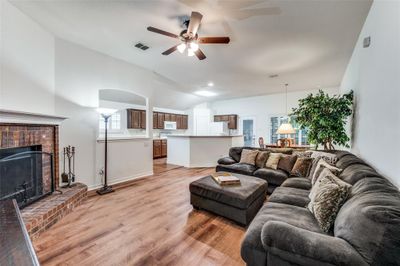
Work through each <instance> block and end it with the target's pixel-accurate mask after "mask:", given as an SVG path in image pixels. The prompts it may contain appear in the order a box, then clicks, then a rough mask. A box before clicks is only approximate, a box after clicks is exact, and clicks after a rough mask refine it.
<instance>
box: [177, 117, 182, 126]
mask: <svg viewBox="0 0 400 266" xmlns="http://www.w3.org/2000/svg"><path fill="white" fill-rule="evenodd" d="M176 129H182V115H176Z"/></svg>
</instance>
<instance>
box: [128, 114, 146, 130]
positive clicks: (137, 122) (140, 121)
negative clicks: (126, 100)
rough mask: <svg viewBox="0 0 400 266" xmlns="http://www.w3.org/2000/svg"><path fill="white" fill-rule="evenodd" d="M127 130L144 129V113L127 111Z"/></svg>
mask: <svg viewBox="0 0 400 266" xmlns="http://www.w3.org/2000/svg"><path fill="white" fill-rule="evenodd" d="M126 111H127V128H128V129H146V111H145V110H138V109H127V110H126Z"/></svg>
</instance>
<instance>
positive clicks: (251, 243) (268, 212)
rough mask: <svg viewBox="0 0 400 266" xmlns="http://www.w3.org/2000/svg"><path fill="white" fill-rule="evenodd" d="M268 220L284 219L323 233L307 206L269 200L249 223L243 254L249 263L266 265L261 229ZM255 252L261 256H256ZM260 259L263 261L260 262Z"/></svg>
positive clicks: (294, 224)
mask: <svg viewBox="0 0 400 266" xmlns="http://www.w3.org/2000/svg"><path fill="white" fill-rule="evenodd" d="M268 221H284V222H285V223H287V224H290V225H293V226H296V227H299V228H303V229H306V230H309V231H312V232H318V233H323V232H322V230H321V228H320V227H319V225H318V223H317V221H316V220H315V218H314V216H313V215H312V213H310V212H309V211H308V210H307V209H306V208H302V207H297V206H292V205H287V204H281V203H275V202H267V203H266V204H265V205H264V206H263V207H262V208H261V209H260V211H259V212H258V213H257V215H256V217H255V218H254V219H253V221H252V222H251V224H250V225H249V227H248V229H247V231H246V234H245V237H244V239H243V241H242V246H241V255H242V258H243V259H244V260H245V261H246V263H247V264H248V265H265V261H266V251H265V249H264V247H263V245H262V242H261V231H262V228H263V226H264V224H265V223H266V222H268ZM254 254H258V255H259V256H258V257H255V256H254ZM263 254H264V258H262V255H263ZM260 259H261V260H263V261H261V262H260V261H259V260H260Z"/></svg>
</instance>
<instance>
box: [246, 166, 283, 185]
mask: <svg viewBox="0 0 400 266" xmlns="http://www.w3.org/2000/svg"><path fill="white" fill-rule="evenodd" d="M253 175H254V176H256V177H259V178H262V179H264V180H266V181H267V182H268V184H270V183H271V184H274V185H277V186H280V185H281V184H282V183H283V181H285V180H286V179H287V178H288V175H287V174H286V173H285V171H282V170H279V169H277V170H275V169H271V168H260V169H258V170H256V171H255V172H254V173H253Z"/></svg>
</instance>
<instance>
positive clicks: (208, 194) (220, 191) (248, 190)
mask: <svg viewBox="0 0 400 266" xmlns="http://www.w3.org/2000/svg"><path fill="white" fill-rule="evenodd" d="M236 177H238V178H239V179H240V186H220V185H218V184H217V183H216V182H215V181H214V180H213V178H212V177H211V176H206V177H203V178H200V179H198V180H196V181H193V182H192V183H190V185H189V190H190V193H193V194H196V195H198V196H201V197H203V198H207V199H211V200H214V201H217V202H221V203H223V204H226V205H229V206H232V207H235V208H239V209H247V208H248V207H249V206H250V205H251V204H252V203H253V202H254V201H255V200H256V199H258V198H259V197H260V196H263V197H265V194H266V191H267V182H265V181H264V180H260V179H259V178H255V177H252V176H244V175H236Z"/></svg>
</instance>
